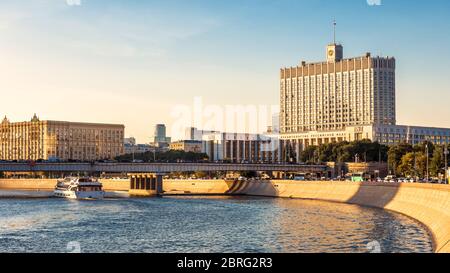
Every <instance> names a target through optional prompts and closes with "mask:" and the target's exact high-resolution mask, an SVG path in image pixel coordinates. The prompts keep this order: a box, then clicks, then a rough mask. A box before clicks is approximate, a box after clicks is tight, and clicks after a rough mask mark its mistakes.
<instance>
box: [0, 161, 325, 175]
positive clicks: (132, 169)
mask: <svg viewBox="0 0 450 273" xmlns="http://www.w3.org/2000/svg"><path fill="white" fill-rule="evenodd" d="M194 171H205V172H215V171H266V172H269V171H275V172H276V171H279V172H299V173H322V172H325V171H327V166H323V165H300V164H225V163H0V172H86V173H101V172H106V173H171V172H194Z"/></svg>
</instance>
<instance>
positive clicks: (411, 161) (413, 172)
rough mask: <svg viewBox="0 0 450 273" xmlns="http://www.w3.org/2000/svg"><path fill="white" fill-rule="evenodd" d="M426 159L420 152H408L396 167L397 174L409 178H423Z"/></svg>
mask: <svg viewBox="0 0 450 273" xmlns="http://www.w3.org/2000/svg"><path fill="white" fill-rule="evenodd" d="M426 161H427V157H426V155H425V154H424V153H422V152H409V153H407V154H405V155H404V156H402V159H401V160H400V163H399V165H398V167H397V170H396V171H397V174H398V175H402V176H405V177H407V176H411V177H416V176H419V177H425V174H426V164H427V163H426Z"/></svg>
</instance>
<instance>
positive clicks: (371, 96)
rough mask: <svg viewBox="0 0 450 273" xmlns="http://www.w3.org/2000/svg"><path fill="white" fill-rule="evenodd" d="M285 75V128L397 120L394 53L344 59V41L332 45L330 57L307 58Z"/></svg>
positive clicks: (330, 127)
mask: <svg viewBox="0 0 450 273" xmlns="http://www.w3.org/2000/svg"><path fill="white" fill-rule="evenodd" d="M280 76H281V81H280V88H281V94H280V95H281V97H280V104H281V105H280V107H281V115H280V122H281V132H282V133H297V132H308V131H329V130H342V129H345V128H346V127H347V126H356V125H368V124H384V125H394V124H395V122H396V115H395V59H394V58H389V57H386V58H382V57H371V55H370V53H367V54H366V55H365V56H362V57H357V58H350V59H343V47H342V45H338V44H330V45H329V46H328V47H327V61H326V62H319V63H309V64H307V63H305V62H302V64H301V65H299V66H297V67H290V68H283V69H281V75H280Z"/></svg>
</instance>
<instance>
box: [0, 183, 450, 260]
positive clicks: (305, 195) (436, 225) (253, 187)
mask: <svg viewBox="0 0 450 273" xmlns="http://www.w3.org/2000/svg"><path fill="white" fill-rule="evenodd" d="M101 182H102V183H103V185H104V188H105V190H106V191H126V190H128V188H129V181H128V180H102V181H101ZM55 184H56V180H45V181H40V180H33V181H29V180H2V179H0V189H33V190H37V189H39V190H45V189H53V187H54V185H55ZM163 190H164V192H165V194H167V195H196V194H197V195H251V196H267V197H283V198H299V199H313V200H323V201H331V202H340V203H348V204H357V205H361V206H370V207H377V208H382V209H387V210H391V211H395V212H398V213H401V214H404V215H407V216H409V217H411V218H414V219H416V220H418V221H419V222H421V223H422V224H424V225H425V226H426V227H427V228H428V229H429V231H430V233H431V235H432V237H433V241H434V250H435V251H436V252H442V253H450V243H449V242H450V186H449V185H433V184H393V183H355V182H331V181H330V182H319V181H311V182H307V181H303V182H301V181H280V180H273V181H225V180H165V181H164V183H163Z"/></svg>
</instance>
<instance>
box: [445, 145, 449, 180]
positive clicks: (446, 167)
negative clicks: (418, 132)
mask: <svg viewBox="0 0 450 273" xmlns="http://www.w3.org/2000/svg"><path fill="white" fill-rule="evenodd" d="M448 154H449V151H448V147H447V144H446V145H445V147H444V181H445V184H447V171H448V165H447V156H448Z"/></svg>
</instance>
